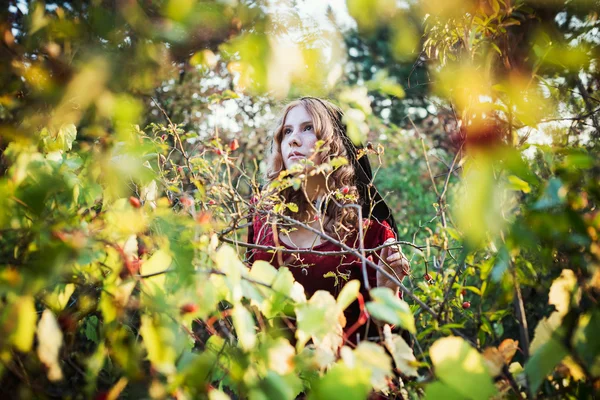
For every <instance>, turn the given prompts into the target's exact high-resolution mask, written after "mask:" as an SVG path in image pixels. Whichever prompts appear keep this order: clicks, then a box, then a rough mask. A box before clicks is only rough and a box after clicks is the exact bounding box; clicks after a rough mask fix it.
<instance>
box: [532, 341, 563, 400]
mask: <svg viewBox="0 0 600 400" xmlns="http://www.w3.org/2000/svg"><path fill="white" fill-rule="evenodd" d="M567 354H568V351H567V349H565V347H564V346H563V345H562V343H561V342H560V340H559V338H557V337H554V335H553V337H552V338H550V340H548V341H547V342H546V343H544V344H543V345H542V347H540V348H539V349H538V350H537V351H536V352H535V353H533V354H532V355H531V357H530V358H529V360H528V361H527V364H525V373H526V374H527V377H528V378H529V385H530V389H531V393H537V390H538V389H539V387H540V385H541V384H542V382H543V381H544V379H546V376H547V375H548V374H549V373H551V372H552V370H554V367H555V366H556V365H557V364H558V363H559V362H561V361H562V360H563V358H565V357H566V356H567Z"/></svg>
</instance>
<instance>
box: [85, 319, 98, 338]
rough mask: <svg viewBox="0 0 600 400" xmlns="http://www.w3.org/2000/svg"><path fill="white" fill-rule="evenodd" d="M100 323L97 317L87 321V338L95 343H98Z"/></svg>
mask: <svg viewBox="0 0 600 400" xmlns="http://www.w3.org/2000/svg"><path fill="white" fill-rule="evenodd" d="M98 322H99V321H98V317H96V316H95V315H92V316H91V317H89V318H88V319H87V320H86V321H85V337H86V338H88V340H90V341H92V342H94V343H98Z"/></svg>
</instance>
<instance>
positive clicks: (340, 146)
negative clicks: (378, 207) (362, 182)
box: [266, 97, 358, 237]
mask: <svg viewBox="0 0 600 400" xmlns="http://www.w3.org/2000/svg"><path fill="white" fill-rule="evenodd" d="M300 105H301V106H304V108H305V109H306V111H307V112H308V114H309V115H310V116H311V118H312V122H313V129H314V131H315V134H316V136H317V140H322V141H323V142H324V143H323V146H321V147H320V149H321V152H320V154H317V155H316V157H319V161H321V162H323V163H326V162H329V161H331V160H332V159H334V158H336V157H343V158H346V159H347V160H348V163H347V164H345V165H342V166H341V167H339V168H337V169H335V170H334V171H333V172H332V173H330V174H328V175H327V180H326V187H327V190H328V192H329V193H327V194H328V195H329V194H331V193H332V192H334V191H336V190H337V189H341V188H343V187H347V188H348V190H347V191H346V190H344V192H345V193H346V194H347V195H352V196H348V197H352V198H355V199H357V198H358V190H357V187H356V173H355V170H354V166H353V162H352V160H350V159H349V158H350V157H351V156H355V155H352V154H348V150H347V147H346V145H345V144H344V141H347V140H349V139H348V137H347V135H346V133H345V130H346V127H345V126H344V124H343V123H342V117H343V112H342V110H341V109H340V108H339V107H337V106H336V105H334V104H332V103H330V102H329V101H326V100H321V99H318V98H315V97H303V98H301V99H298V100H295V101H293V102H291V103H289V104H288V105H287V106H286V107H285V108H284V109H283V113H282V116H281V120H280V121H279V123H278V125H277V128H276V129H275V132H274V135H273V142H272V146H271V157H270V159H269V163H268V167H267V173H266V180H267V184H271V183H272V182H273V181H275V180H276V179H277V178H278V177H279V176H280V173H281V171H283V170H285V165H284V162H283V155H282V153H281V141H282V138H283V126H284V124H285V120H286V118H287V115H288V113H289V111H290V110H291V109H292V108H294V107H296V106H300ZM316 164H319V162H317V163H316ZM280 195H281V196H282V200H283V201H284V202H286V203H290V202H291V203H295V204H296V205H297V206H298V211H297V212H295V213H292V212H290V211H289V210H287V208H286V213H287V214H288V215H290V216H292V217H293V218H295V219H298V220H300V221H303V220H306V219H307V218H308V215H309V214H308V211H309V210H310V209H311V208H312V207H313V206H312V204H310V202H309V200H308V199H307V198H306V196H305V194H304V192H303V191H302V190H294V189H293V188H292V187H289V188H286V189H284V190H282V191H281V192H280ZM336 202H337V203H338V204H336ZM350 203H352V201H350V200H345V199H339V200H338V199H336V200H335V201H333V200H331V199H329V198H326V214H327V215H328V216H329V217H331V218H332V219H333V222H334V223H333V224H332V225H331V226H330V225H329V224H328V226H326V227H325V229H326V230H327V231H329V232H330V233H333V234H336V236H338V237H341V236H344V235H345V234H346V233H344V232H342V231H346V232H354V228H356V226H357V220H358V218H357V217H358V213H357V211H356V209H355V208H354V207H341V205H343V204H350Z"/></svg>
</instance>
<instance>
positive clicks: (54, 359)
mask: <svg viewBox="0 0 600 400" xmlns="http://www.w3.org/2000/svg"><path fill="white" fill-rule="evenodd" d="M37 336H38V342H39V344H38V348H37V353H38V357H39V358H40V361H41V362H42V363H43V364H44V365H45V366H46V367H47V368H48V379H49V380H51V381H59V380H61V379H62V378H63V374H62V370H61V369H60V364H59V361H58V355H59V352H60V348H61V346H62V340H63V334H62V332H61V330H60V327H59V326H58V323H57V322H56V318H54V314H52V312H51V311H50V310H44V312H43V314H42V318H41V319H40V322H39V324H38V329H37Z"/></svg>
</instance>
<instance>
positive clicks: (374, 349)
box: [342, 341, 392, 391]
mask: <svg viewBox="0 0 600 400" xmlns="http://www.w3.org/2000/svg"><path fill="white" fill-rule="evenodd" d="M342 359H343V360H344V362H345V363H346V364H347V365H349V366H352V367H356V366H358V367H360V368H364V369H367V370H369V371H371V373H370V375H371V385H372V386H373V389H374V390H377V391H379V390H383V389H385V388H386V387H387V382H388V380H389V378H390V377H391V376H392V360H391V359H390V356H388V355H387V353H386V352H385V349H384V348H383V347H381V346H379V345H377V344H375V343H372V342H367V341H362V342H360V344H359V345H358V347H357V348H356V349H355V350H354V351H351V350H350V348H348V347H343V348H342Z"/></svg>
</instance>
